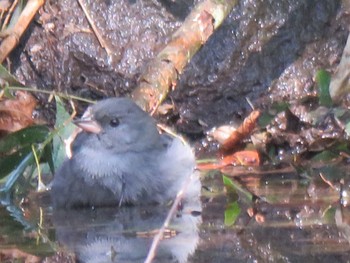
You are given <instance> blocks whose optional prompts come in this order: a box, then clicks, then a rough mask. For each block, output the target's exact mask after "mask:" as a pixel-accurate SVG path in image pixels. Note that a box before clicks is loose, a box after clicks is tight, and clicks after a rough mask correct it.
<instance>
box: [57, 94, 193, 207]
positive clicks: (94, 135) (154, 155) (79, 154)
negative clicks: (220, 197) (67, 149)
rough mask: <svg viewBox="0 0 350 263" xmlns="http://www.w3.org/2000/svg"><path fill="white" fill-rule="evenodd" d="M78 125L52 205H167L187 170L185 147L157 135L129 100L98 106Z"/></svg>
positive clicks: (152, 124)
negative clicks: (70, 153) (81, 128)
mask: <svg viewBox="0 0 350 263" xmlns="http://www.w3.org/2000/svg"><path fill="white" fill-rule="evenodd" d="M84 125H85V126H84ZM89 125H91V126H89ZM78 126H81V127H83V129H84V128H85V129H86V130H88V131H82V132H81V133H79V134H78V136H77V138H76V139H75V141H74V143H73V145H72V152H73V156H72V158H71V159H66V160H65V161H64V163H63V164H62V166H61V168H60V169H59V170H58V171H57V173H56V174H55V177H54V180H53V184H52V200H53V205H54V207H66V208H71V207H79V206H112V205H118V204H152V203H167V202H169V201H170V200H172V199H174V198H175V196H176V193H177V191H178V190H179V189H180V188H181V185H182V184H183V182H184V180H185V179H186V178H187V177H188V176H190V174H191V173H192V172H193V169H194V166H195V160H194V156H193V153H192V151H191V149H190V147H189V146H188V145H185V144H183V143H182V142H181V141H180V140H179V139H177V138H172V137H170V136H168V135H162V134H159V132H158V130H157V127H156V123H155V121H154V119H153V118H152V117H150V116H149V115H148V114H147V113H145V112H144V111H142V110H141V109H140V108H139V107H138V106H137V105H136V104H135V103H134V102H132V101H131V100H130V99H127V98H110V99H106V100H103V101H100V102H98V103H97V104H96V105H94V106H92V107H91V116H90V117H88V118H85V119H82V120H81V121H80V122H78ZM197 183H199V182H197ZM197 193H198V191H197Z"/></svg>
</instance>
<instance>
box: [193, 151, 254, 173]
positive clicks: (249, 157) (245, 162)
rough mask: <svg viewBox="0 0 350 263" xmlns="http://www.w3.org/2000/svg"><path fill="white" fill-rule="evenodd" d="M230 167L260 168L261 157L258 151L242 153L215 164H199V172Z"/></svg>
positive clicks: (229, 156)
mask: <svg viewBox="0 0 350 263" xmlns="http://www.w3.org/2000/svg"><path fill="white" fill-rule="evenodd" d="M229 165H241V166H258V165H260V157H259V154H258V152H257V151H240V152H236V153H234V154H230V155H227V156H225V157H224V158H222V159H221V160H219V161H218V162H215V163H204V164H197V168H198V169H199V170H215V169H221V168H224V167H226V166H229Z"/></svg>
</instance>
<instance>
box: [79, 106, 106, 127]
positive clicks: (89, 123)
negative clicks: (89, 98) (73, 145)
mask: <svg viewBox="0 0 350 263" xmlns="http://www.w3.org/2000/svg"><path fill="white" fill-rule="evenodd" d="M73 123H74V124H75V125H77V126H78V127H79V128H81V129H83V130H84V131H86V132H91V133H100V132H101V131H102V127H101V125H100V124H98V123H97V121H96V120H94V118H93V114H92V113H91V108H88V109H87V110H86V111H85V113H84V115H83V116H82V117H81V119H78V120H74V121H73Z"/></svg>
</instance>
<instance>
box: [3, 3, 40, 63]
mask: <svg viewBox="0 0 350 263" xmlns="http://www.w3.org/2000/svg"><path fill="white" fill-rule="evenodd" d="M44 3H45V0H29V1H28V3H27V5H26V7H25V8H24V9H23V11H22V13H21V15H20V16H19V18H18V21H17V23H16V25H15V26H14V28H13V29H11V30H10V32H9V33H8V35H7V37H6V38H5V39H4V40H3V41H2V42H1V45H0V63H2V62H3V61H4V60H5V58H7V56H8V55H9V54H10V53H11V51H12V50H13V49H14V48H15V47H16V46H17V44H18V43H19V39H20V38H21V36H22V35H23V33H24V31H25V30H26V29H27V27H28V25H29V24H30V22H31V21H32V20H33V18H34V16H35V14H36V13H37V11H38V10H39V8H40V7H41V6H42V5H43V4H44Z"/></svg>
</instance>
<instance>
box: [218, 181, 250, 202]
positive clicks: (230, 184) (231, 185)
mask: <svg viewBox="0 0 350 263" xmlns="http://www.w3.org/2000/svg"><path fill="white" fill-rule="evenodd" d="M222 180H223V183H224V185H225V187H226V188H227V190H228V191H235V192H237V193H238V194H242V195H243V197H245V199H247V200H248V201H249V202H251V201H252V200H253V195H252V194H251V193H250V192H249V191H248V190H247V189H245V188H243V187H242V186H241V185H240V184H239V183H238V182H237V181H233V180H232V179H231V178H229V177H227V176H225V175H222Z"/></svg>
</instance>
